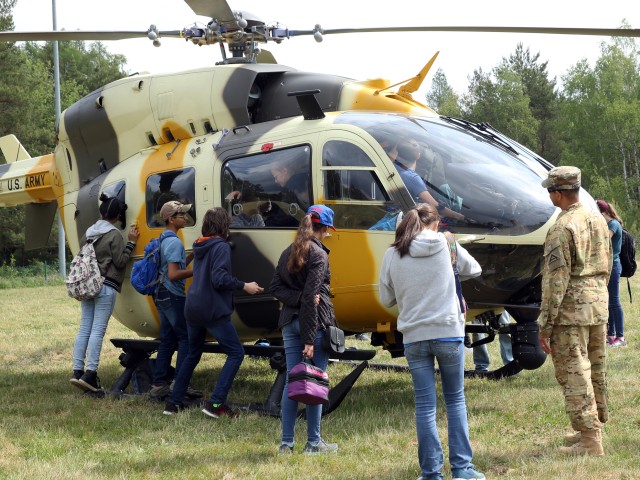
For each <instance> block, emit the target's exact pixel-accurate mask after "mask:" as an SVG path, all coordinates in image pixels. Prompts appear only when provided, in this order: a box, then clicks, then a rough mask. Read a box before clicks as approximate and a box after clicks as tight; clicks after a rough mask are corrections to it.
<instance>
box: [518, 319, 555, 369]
mask: <svg viewBox="0 0 640 480" xmlns="http://www.w3.org/2000/svg"><path fill="white" fill-rule="evenodd" d="M509 330H510V331H511V345H512V350H513V358H514V360H516V361H517V362H518V363H519V364H520V366H521V367H522V368H524V369H525V370H535V369H536V368H539V367H541V366H542V365H543V364H544V362H545V360H546V359H547V354H546V353H544V352H543V351H542V348H540V344H539V343H538V332H539V329H538V324H537V323H533V322H529V323H514V324H511V325H510V326H509Z"/></svg>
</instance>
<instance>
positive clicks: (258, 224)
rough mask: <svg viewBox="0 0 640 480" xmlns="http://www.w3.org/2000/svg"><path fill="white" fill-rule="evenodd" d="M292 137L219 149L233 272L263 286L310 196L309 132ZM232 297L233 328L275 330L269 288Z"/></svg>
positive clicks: (260, 333) (274, 304) (222, 202)
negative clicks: (277, 143)
mask: <svg viewBox="0 0 640 480" xmlns="http://www.w3.org/2000/svg"><path fill="white" fill-rule="evenodd" d="M291 140H292V139H291V138H287V139H286V140H285V141H283V142H282V143H285V142H286V143H288V144H289V145H286V144H285V145H283V146H282V147H279V148H269V147H273V145H274V143H275V142H268V143H267V144H265V145H267V147H264V148H263V145H261V144H255V145H254V144H252V146H251V147H250V148H249V151H248V152H247V150H246V149H237V150H231V151H228V152H223V153H221V154H220V156H221V159H222V162H223V163H222V167H221V170H220V177H219V182H220V186H221V188H220V198H219V202H220V203H219V205H221V206H222V207H223V208H225V209H227V211H228V212H229V214H230V216H231V224H230V231H231V237H230V240H231V242H232V244H233V251H232V257H231V260H232V268H233V274H234V276H235V277H237V278H240V279H242V280H245V281H256V282H258V283H259V284H260V285H261V286H263V287H268V286H269V284H270V283H271V278H272V277H273V273H274V271H275V266H276V264H277V263H278V259H279V258H280V254H281V253H282V251H283V250H284V249H285V248H286V247H287V246H288V245H289V244H290V243H291V242H292V240H293V238H294V236H295V232H296V229H297V228H298V225H299V224H300V220H301V219H302V218H303V217H304V215H305V214H306V211H307V208H308V207H309V205H310V204H311V203H312V199H313V192H312V188H311V186H312V181H311V180H312V177H311V172H312V170H311V151H312V148H311V144H310V143H308V142H309V135H306V136H305V137H304V143H302V142H300V141H299V140H298V142H299V143H296V144H291ZM293 140H294V141H295V140H297V139H293ZM236 152H238V153H236ZM234 299H235V307H236V314H237V315H238V317H239V320H240V323H241V325H238V322H236V327H237V328H238V327H239V328H240V330H242V328H243V327H244V328H245V329H251V331H252V332H253V334H254V335H255V334H257V335H258V336H268V334H269V333H270V332H272V331H275V330H277V328H278V317H279V303H278V301H277V300H276V299H275V297H273V296H272V295H270V294H269V293H268V292H265V294H263V295H256V296H255V297H254V296H249V295H246V294H244V292H235V296H234ZM255 329H259V331H258V332H256V330H255ZM246 331H247V330H245V332H246ZM241 335H242V332H241Z"/></svg>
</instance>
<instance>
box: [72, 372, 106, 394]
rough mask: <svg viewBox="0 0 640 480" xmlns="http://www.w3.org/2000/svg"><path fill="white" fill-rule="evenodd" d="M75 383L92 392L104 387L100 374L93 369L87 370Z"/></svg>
mask: <svg viewBox="0 0 640 480" xmlns="http://www.w3.org/2000/svg"><path fill="white" fill-rule="evenodd" d="M74 385H76V386H77V387H79V388H81V389H82V390H88V391H91V392H97V391H99V390H102V387H101V386H100V378H98V374H97V373H96V372H94V371H93V370H87V371H86V372H84V375H82V377H80V378H79V379H78V382H77V383H74Z"/></svg>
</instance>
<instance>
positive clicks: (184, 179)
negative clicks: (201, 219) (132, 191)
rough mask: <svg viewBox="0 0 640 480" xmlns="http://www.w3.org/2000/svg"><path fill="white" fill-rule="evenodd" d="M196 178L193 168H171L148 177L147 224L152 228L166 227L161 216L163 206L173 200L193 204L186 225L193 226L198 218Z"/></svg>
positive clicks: (146, 196) (146, 198)
mask: <svg viewBox="0 0 640 480" xmlns="http://www.w3.org/2000/svg"><path fill="white" fill-rule="evenodd" d="M195 178H196V173H195V169H193V168H185V169H183V170H170V171H168V172H162V173H157V174H154V175H151V176H150V177H149V178H147V185H146V188H145V203H146V210H147V225H148V226H149V227H151V228H164V226H165V223H164V222H163V221H162V219H161V218H160V209H161V208H162V206H163V205H164V204H165V203H167V202H170V201H172V200H177V201H178V202H181V203H184V204H191V210H189V212H188V214H187V225H186V227H192V226H193V225H194V224H195V219H196V205H195V198H196V195H195V192H196V189H195Z"/></svg>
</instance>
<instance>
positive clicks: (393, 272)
mask: <svg viewBox="0 0 640 480" xmlns="http://www.w3.org/2000/svg"><path fill="white" fill-rule="evenodd" d="M456 246H457V249H458V271H459V272H460V280H466V279H469V278H473V277H477V276H479V275H480V274H481V273H482V269H481V268H480V265H479V264H478V262H477V261H476V260H475V259H474V258H473V257H472V256H471V255H470V254H469V252H467V251H466V250H465V249H464V248H463V247H462V246H460V244H458V243H456ZM379 288H380V301H381V302H382V304H383V305H384V306H386V307H392V306H393V305H396V304H397V305H398V331H400V332H401V333H402V335H403V338H404V343H405V344H407V343H413V342H419V341H422V340H433V339H436V338H450V337H462V336H464V315H463V314H462V312H461V311H460V304H459V302H458V297H457V295H456V286H455V279H454V275H453V268H452V266H451V257H450V255H449V246H448V244H447V239H446V238H445V236H444V235H443V234H442V233H436V232H434V231H431V230H424V231H422V232H421V233H420V234H419V235H418V236H417V237H416V238H415V239H414V240H413V242H411V246H410V247H409V254H408V255H405V256H404V257H402V258H400V254H399V253H398V251H397V250H396V249H395V248H393V247H391V248H389V249H388V250H387V251H386V252H385V254H384V258H383V259H382V268H381V270H380V287H379Z"/></svg>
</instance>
